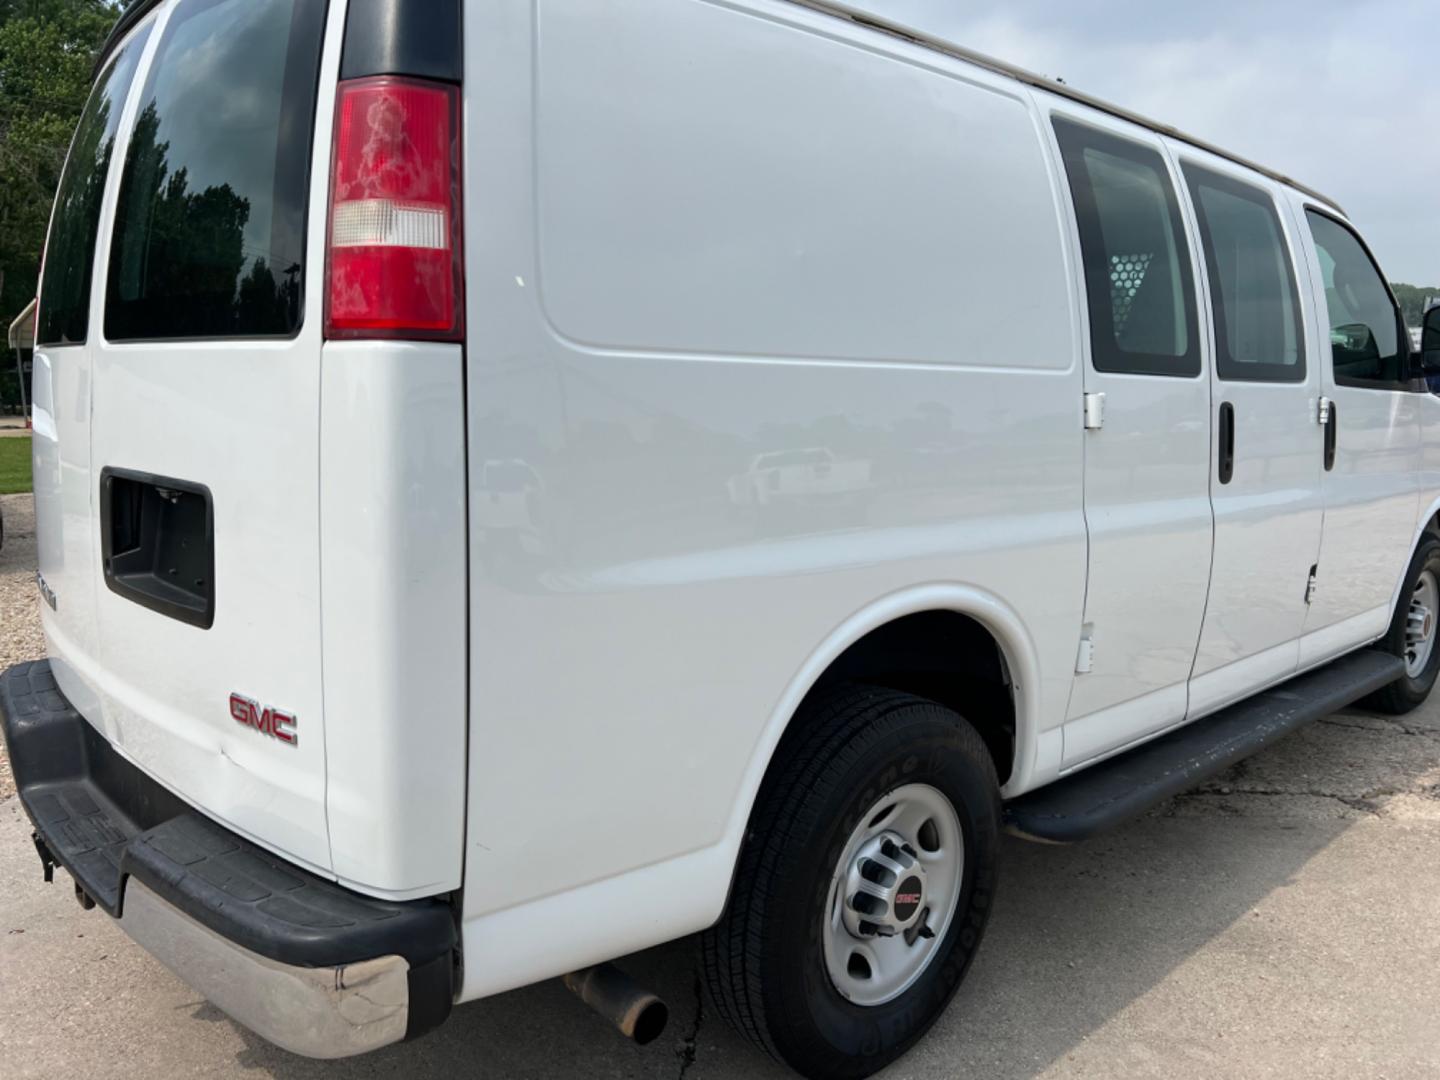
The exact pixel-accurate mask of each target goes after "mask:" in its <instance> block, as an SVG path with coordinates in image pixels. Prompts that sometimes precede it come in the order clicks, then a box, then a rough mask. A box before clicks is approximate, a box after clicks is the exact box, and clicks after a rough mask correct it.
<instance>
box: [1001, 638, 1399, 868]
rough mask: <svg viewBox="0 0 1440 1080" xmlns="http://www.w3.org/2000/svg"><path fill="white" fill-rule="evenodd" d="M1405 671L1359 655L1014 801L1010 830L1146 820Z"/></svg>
mask: <svg viewBox="0 0 1440 1080" xmlns="http://www.w3.org/2000/svg"><path fill="white" fill-rule="evenodd" d="M1404 674H1405V664H1404V662H1403V661H1402V660H1400V659H1399V658H1398V657H1395V656H1392V655H1390V654H1389V653H1382V652H1375V651H1372V650H1363V651H1361V652H1356V653H1351V654H1350V655H1349V656H1344V657H1341V658H1340V659H1339V660H1335V661H1333V662H1331V663H1329V664H1326V665H1325V666H1324V667H1321V668H1317V669H1316V670H1314V671H1311V672H1308V673H1306V674H1304V675H1300V676H1297V677H1296V678H1293V679H1291V680H1290V681H1289V682H1285V683H1281V684H1280V685H1279V686H1276V687H1274V688H1272V689H1270V690H1266V691H1264V692H1262V693H1260V694H1257V695H1255V696H1254V697H1252V698H1248V699H1246V700H1245V701H1241V702H1239V703H1238V704H1235V705H1231V706H1229V707H1228V708H1225V709H1222V710H1221V711H1220V712H1218V713H1216V714H1215V715H1213V716H1209V717H1206V718H1205V719H1203V720H1197V721H1195V722H1194V723H1192V724H1187V725H1185V726H1184V727H1182V728H1179V729H1178V730H1176V731H1173V732H1171V733H1170V734H1168V735H1163V736H1161V737H1160V738H1158V739H1155V740H1153V741H1152V742H1148V743H1145V744H1143V745H1142V746H1139V747H1137V748H1136V749H1134V750H1131V751H1128V752H1127V753H1124V754H1120V755H1118V756H1117V757H1113V758H1110V759H1109V760H1107V761H1102V762H1100V763H1098V764H1096V765H1091V766H1090V767H1089V768H1086V769H1084V770H1082V771H1080V772H1078V773H1075V774H1074V775H1073V776H1069V777H1066V778H1065V779H1062V780H1057V781H1055V782H1054V783H1053V784H1049V785H1047V786H1045V787H1043V788H1039V789H1038V790H1036V791H1032V792H1030V793H1029V794H1026V795H1021V796H1020V797H1019V798H1018V799H1013V800H1011V801H1010V802H1008V803H1006V805H1005V825H1006V828H1007V829H1008V830H1009V831H1010V832H1012V833H1015V834H1016V835H1019V836H1023V837H1026V838H1028V839H1031V840H1043V841H1046V842H1049V843H1056V844H1068V843H1073V842H1075V841H1077V840H1084V839H1087V838H1088V837H1091V836H1094V835H1095V834H1096V833H1099V832H1103V831H1104V830H1106V829H1109V828H1112V827H1114V826H1116V825H1120V824H1123V823H1125V822H1126V821H1129V820H1131V819H1133V818H1136V817H1139V816H1140V815H1141V814H1143V813H1144V812H1145V811H1146V810H1148V809H1149V808H1150V807H1152V806H1154V805H1155V804H1156V803H1158V802H1161V801H1163V800H1165V799H1168V798H1170V797H1171V796H1174V795H1179V794H1180V793H1181V792H1183V791H1187V790H1189V789H1190V788H1192V787H1194V786H1195V785H1196V784H1198V783H1200V782H1201V781H1202V780H1206V779H1209V778H1210V777H1212V776H1214V775H1216V774H1217V773H1220V772H1223V771H1224V770H1225V769H1227V768H1229V767H1230V766H1231V765H1233V764H1235V762H1237V761H1240V760H1242V759H1243V758H1247V757H1249V756H1250V755H1251V754H1254V753H1255V752H1256V751H1258V750H1261V749H1263V748H1265V747H1266V746H1269V745H1270V744H1271V743H1273V742H1275V741H1276V740H1278V739H1280V738H1281V737H1282V736H1284V735H1288V734H1289V733H1290V732H1292V731H1294V730H1295V729H1296V728H1298V727H1302V726H1304V725H1305V724H1308V723H1310V722H1311V721H1313V720H1319V719H1320V718H1321V717H1323V716H1329V715H1330V714H1331V713H1333V712H1335V711H1336V710H1338V709H1343V708H1344V707H1345V706H1347V705H1351V704H1353V703H1354V702H1356V701H1359V700H1360V699H1361V698H1362V697H1364V696H1365V695H1366V694H1369V693H1372V692H1374V691H1376V690H1379V689H1380V688H1381V687H1384V686H1388V685H1389V684H1390V683H1392V682H1394V681H1395V680H1396V679H1398V678H1400V677H1401V676H1403V675H1404Z"/></svg>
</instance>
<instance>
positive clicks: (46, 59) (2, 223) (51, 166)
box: [0, 0, 122, 323]
mask: <svg viewBox="0 0 1440 1080" xmlns="http://www.w3.org/2000/svg"><path fill="white" fill-rule="evenodd" d="M121 7H122V5H120V4H118V3H113V2H111V0H0V274H3V280H0V319H3V321H4V322H5V323H8V322H9V320H10V318H12V317H13V316H14V315H15V314H17V313H18V312H19V311H20V309H21V308H23V307H24V306H25V305H26V304H27V303H29V302H30V299H31V298H32V297H33V296H34V295H35V283H36V277H37V275H38V272H39V268H40V252H41V249H42V248H43V246H44V243H45V228H46V225H47V224H48V222H49V220H50V204H51V200H52V199H53V198H54V197H55V189H56V187H57V186H58V185H59V182H60V170H61V168H62V167H63V166H64V163H65V152H66V150H67V148H68V147H69V145H70V136H71V135H72V134H73V133H74V131H75V125H76V123H77V122H78V120H79V119H80V110H81V108H82V107H83V106H84V104H85V98H86V95H87V94H88V92H89V88H90V78H91V75H92V73H93V69H94V64H95V57H96V54H97V52H98V51H99V48H100V46H101V45H102V44H103V43H104V41H105V36H106V35H107V34H108V33H109V31H110V28H111V26H113V25H114V22H115V19H116V17H117V16H118V15H119V13H120V10H121Z"/></svg>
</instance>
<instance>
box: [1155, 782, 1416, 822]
mask: <svg viewBox="0 0 1440 1080" xmlns="http://www.w3.org/2000/svg"><path fill="white" fill-rule="evenodd" d="M1403 794H1405V792H1403V791H1402V790H1401V789H1399V788H1375V789H1374V790H1371V791H1365V792H1362V793H1361V794H1359V795H1337V794H1335V793H1334V792H1333V791H1320V790H1318V789H1317V788H1306V789H1304V790H1300V789H1285V788H1261V787H1253V788H1244V787H1225V788H1199V789H1197V790H1195V791H1186V792H1184V793H1182V794H1180V795H1177V796H1175V797H1176V798H1177V799H1199V798H1220V799H1228V798H1230V797H1232V796H1235V795H1260V796H1264V797H1267V798H1299V797H1301V796H1309V797H1311V798H1314V799H1333V800H1334V801H1335V802H1338V803H1343V804H1344V805H1346V806H1348V807H1350V808H1351V809H1352V810H1359V811H1361V812H1362V813H1366V814H1369V815H1370V816H1371V817H1383V816H1384V814H1383V813H1382V810H1383V807H1381V806H1379V805H1377V804H1376V802H1375V800H1376V799H1383V798H1386V797H1388V796H1391V795H1403ZM1417 794H1423V793H1418V792H1417Z"/></svg>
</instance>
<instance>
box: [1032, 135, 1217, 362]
mask: <svg viewBox="0 0 1440 1080" xmlns="http://www.w3.org/2000/svg"><path fill="white" fill-rule="evenodd" d="M1055 135H1056V137H1057V138H1058V139H1059V141H1060V152H1061V156H1062V157H1063V158H1064V161H1065V173H1066V175H1067V176H1068V177H1069V180H1070V193H1071V196H1072V198H1073V199H1074V203H1075V216H1076V219H1077V222H1078V225H1079V228H1080V250H1081V254H1082V256H1083V259H1084V263H1085V287H1086V293H1087V295H1088V298H1089V311H1090V353H1091V363H1093V364H1094V366H1095V370H1096V371H1112V372H1121V373H1129V374H1137V375H1185V376H1190V375H1198V374H1200V349H1199V345H1198V334H1197V331H1196V326H1195V282H1194V278H1193V275H1192V274H1191V272H1190V249H1189V246H1188V245H1187V244H1186V241H1185V226H1184V222H1183V221H1182V219H1181V217H1180V204H1179V201H1178V200H1177V199H1176V196H1175V187H1174V185H1173V184H1172V183H1171V181H1170V173H1169V170H1168V169H1167V168H1166V167H1165V160H1164V158H1162V157H1161V156H1160V154H1159V152H1158V151H1156V150H1154V149H1152V148H1150V147H1148V146H1142V145H1141V144H1139V143H1135V142H1131V141H1129V140H1128V139H1121V138H1117V137H1116V136H1114V135H1109V134H1106V133H1105V132H1101V131H1097V130H1095V129H1094V128H1090V127H1086V126H1085V125H1083V124H1077V123H1075V122H1073V121H1070V120H1065V119H1062V118H1060V117H1056V118H1055Z"/></svg>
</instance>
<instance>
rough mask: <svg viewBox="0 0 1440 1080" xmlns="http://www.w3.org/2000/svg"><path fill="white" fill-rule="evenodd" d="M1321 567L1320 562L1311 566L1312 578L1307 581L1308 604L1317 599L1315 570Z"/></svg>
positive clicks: (1306, 596)
mask: <svg viewBox="0 0 1440 1080" xmlns="http://www.w3.org/2000/svg"><path fill="white" fill-rule="evenodd" d="M1318 569H1320V566H1319V564H1318V563H1317V564H1316V565H1315V566H1312V567H1310V580H1309V581H1307V582H1306V583H1305V603H1306V604H1307V605H1308V604H1310V603H1312V602H1313V601H1314V599H1315V571H1317V570H1318Z"/></svg>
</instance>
